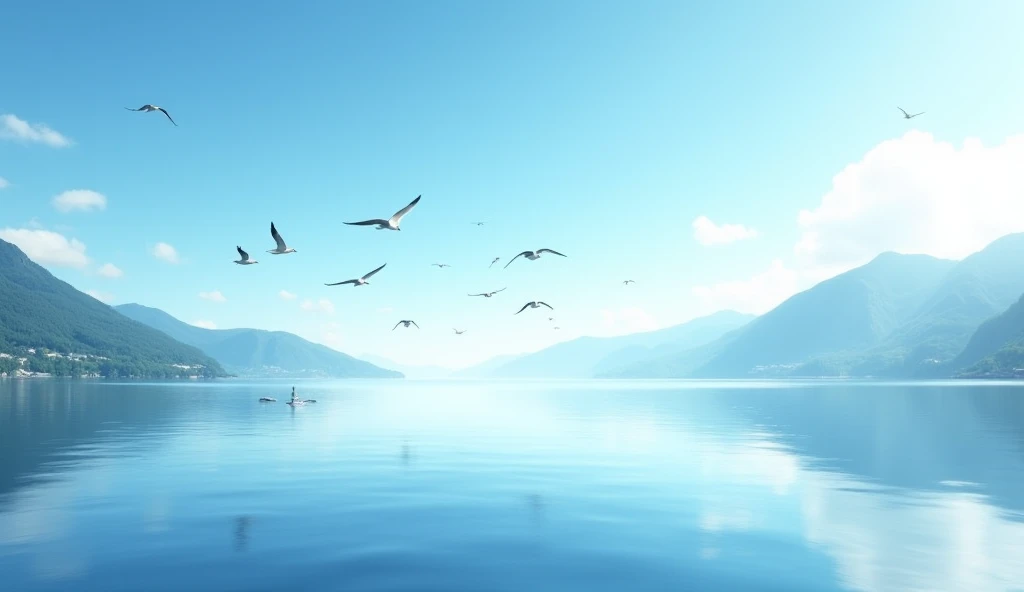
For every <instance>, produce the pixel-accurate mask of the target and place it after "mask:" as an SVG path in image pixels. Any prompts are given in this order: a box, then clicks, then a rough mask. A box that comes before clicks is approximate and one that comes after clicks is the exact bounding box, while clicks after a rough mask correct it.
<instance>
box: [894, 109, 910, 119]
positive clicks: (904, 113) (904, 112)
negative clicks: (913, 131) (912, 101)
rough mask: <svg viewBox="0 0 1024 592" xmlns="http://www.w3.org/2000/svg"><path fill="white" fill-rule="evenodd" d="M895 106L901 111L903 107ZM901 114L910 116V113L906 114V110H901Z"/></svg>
mask: <svg viewBox="0 0 1024 592" xmlns="http://www.w3.org/2000/svg"><path fill="white" fill-rule="evenodd" d="M896 108H897V109H899V110H900V111H903V107H896ZM903 115H906V116H907V117H910V115H908V114H907V112H906V111H903Z"/></svg>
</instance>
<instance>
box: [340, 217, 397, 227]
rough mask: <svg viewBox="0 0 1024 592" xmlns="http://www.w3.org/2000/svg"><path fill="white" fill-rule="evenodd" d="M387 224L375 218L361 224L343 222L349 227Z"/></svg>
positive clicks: (385, 221)
mask: <svg viewBox="0 0 1024 592" xmlns="http://www.w3.org/2000/svg"><path fill="white" fill-rule="evenodd" d="M387 223H388V221H387V220H381V219H380V218H375V219H373V220H363V221H362V222H345V224H348V225H349V226H372V225H373V224H387Z"/></svg>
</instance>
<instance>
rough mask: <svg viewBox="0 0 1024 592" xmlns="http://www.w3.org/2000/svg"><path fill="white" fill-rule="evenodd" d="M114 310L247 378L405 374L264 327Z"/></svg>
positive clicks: (136, 307)
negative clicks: (213, 325)
mask: <svg viewBox="0 0 1024 592" xmlns="http://www.w3.org/2000/svg"><path fill="white" fill-rule="evenodd" d="M115 310H117V312H119V313H121V314H122V315H124V316H126V317H128V318H131V319H134V320H136V321H138V322H140V323H144V324H146V325H149V326H150V327H153V328H154V329H157V330H159V331H162V332H163V333H166V334H167V335H170V336H171V337H173V338H174V339H177V340H179V341H181V342H183V343H187V344H189V345H194V346H196V347H198V348H199V349H201V350H202V351H203V352H205V353H206V354H207V355H209V356H211V357H213V358H214V359H216V360H217V361H219V362H220V363H221V364H222V365H224V367H225V368H228V369H229V370H231V371H232V372H236V373H238V374H241V375H248V376H268V375H283V374H288V375H296V374H298V375H307V376H325V377H332V378H401V377H402V374H401V373H400V372H395V371H392V370H385V369H383V368H379V367H377V366H374V365H373V364H370V363H369V362H364V361H362V360H358V359H356V358H353V357H352V356H348V355H346V354H343V353H341V352H339V351H336V350H333V349H331V348H329V347H326V346H323V345H320V344H317V343H311V342H309V341H306V340H305V339H302V338H301V337H299V336H297V335H293V334H291V333H285V332H283V331H263V330H260V329H203V328H201V327H195V326H193V325H189V324H187V323H183V322H181V321H179V320H178V319H176V318H174V317H172V316H171V315H169V314H167V313H166V312H164V311H162V310H159V309H156V308H150V307H147V306H142V305H140V304H122V305H120V306H116V307H115Z"/></svg>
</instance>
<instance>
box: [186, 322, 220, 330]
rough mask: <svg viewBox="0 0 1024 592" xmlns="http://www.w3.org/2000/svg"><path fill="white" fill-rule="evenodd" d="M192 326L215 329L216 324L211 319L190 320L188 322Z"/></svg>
mask: <svg viewBox="0 0 1024 592" xmlns="http://www.w3.org/2000/svg"><path fill="white" fill-rule="evenodd" d="M189 324H190V325H192V326H193V327H199V328H201V329H216V328H217V324H216V323H214V322H213V321H192V322H191V323H189Z"/></svg>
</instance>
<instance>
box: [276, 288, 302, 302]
mask: <svg viewBox="0 0 1024 592" xmlns="http://www.w3.org/2000/svg"><path fill="white" fill-rule="evenodd" d="M277 296H278V298H280V299H281V300H295V299H296V298H298V296H296V295H295V294H292V293H291V292H289V291H288V290H281V291H280V292H278V293H277Z"/></svg>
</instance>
